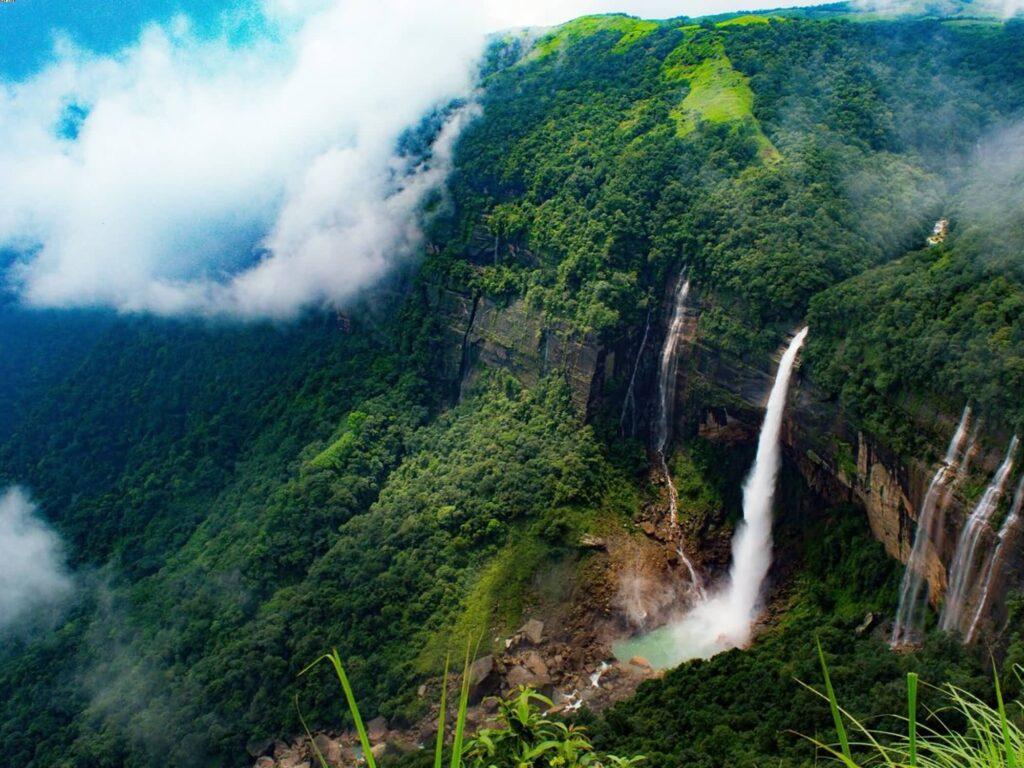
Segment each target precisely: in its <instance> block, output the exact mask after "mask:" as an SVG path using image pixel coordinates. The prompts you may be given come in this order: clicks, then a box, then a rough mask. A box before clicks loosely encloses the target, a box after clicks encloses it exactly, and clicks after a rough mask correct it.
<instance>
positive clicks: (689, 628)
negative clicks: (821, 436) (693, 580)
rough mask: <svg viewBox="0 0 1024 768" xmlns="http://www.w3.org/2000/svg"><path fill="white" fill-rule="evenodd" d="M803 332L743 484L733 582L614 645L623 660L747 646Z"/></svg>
mask: <svg viewBox="0 0 1024 768" xmlns="http://www.w3.org/2000/svg"><path fill="white" fill-rule="evenodd" d="M807 330H808V329H807V328H804V329H802V330H801V331H800V332H799V333H797V334H796V336H794V337H793V340H792V341H791V342H790V344H789V347H788V348H787V349H786V352H785V354H784V355H783V356H782V359H781V361H780V362H779V370H778V372H777V373H776V376H775V382H774V384H773V385H772V389H771V394H770V395H769V396H768V405H767V408H766V410H765V416H764V421H763V422H762V424H761V432H760V435H759V437H758V442H757V454H756V456H755V457H754V465H753V467H751V470H750V474H749V475H747V479H746V481H745V482H744V484H743V521H742V523H740V526H739V528H738V529H737V531H736V534H735V536H734V537H733V542H732V566H731V568H730V572H729V577H728V580H727V581H726V582H725V583H724V584H723V585H721V586H720V587H718V588H713V589H711V590H709V591H708V594H707V597H706V598H705V599H703V600H700V601H699V602H697V603H696V604H695V605H694V606H693V608H692V609H691V610H690V611H689V612H688V613H686V615H684V616H683V617H682V618H681V619H680V620H679V621H676V622H673V623H670V624H667V625H665V626H663V627H660V628H659V629H656V630H654V631H653V632H650V633H648V634H646V635H643V636H640V637H636V638H631V639H629V640H625V641H623V642H621V643H618V644H617V645H616V646H615V649H614V650H615V655H616V656H617V657H619V658H621V659H628V658H631V657H633V656H642V657H643V658H644V659H646V660H647V661H648V662H649V663H650V664H651V666H653V667H655V668H665V667H670V666H674V665H676V664H679V663H682V662H684V661H688V660H690V659H707V658H710V657H712V656H714V655H716V654H718V653H721V652H722V651H727V650H729V649H731V648H741V647H743V646H746V645H747V644H748V643H749V642H750V639H751V635H752V632H753V626H754V622H755V621H756V620H757V617H758V614H759V612H760V610H761V608H762V594H761V590H762V587H763V586H764V581H765V578H766V577H767V576H768V569H769V568H770V567H771V561H772V502H773V500H774V497H775V483H776V477H777V475H778V471H779V466H780V464H781V449H780V445H779V434H780V431H781V429H782V416H783V412H784V411H785V406H786V397H787V394H788V392H789V381H790V378H791V376H792V373H793V365H794V363H795V362H796V356H797V353H798V352H799V351H800V347H801V346H802V345H803V343H804V339H805V338H806V337H807Z"/></svg>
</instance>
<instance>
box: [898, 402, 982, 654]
mask: <svg viewBox="0 0 1024 768" xmlns="http://www.w3.org/2000/svg"><path fill="white" fill-rule="evenodd" d="M970 421H971V407H970V406H969V405H965V406H964V412H963V414H961V416H960V423H959V424H958V425H957V428H956V431H955V432H954V433H953V438H952V439H951V440H950V441H949V447H948V448H946V455H945V457H944V458H943V460H942V464H941V465H940V466H939V468H938V470H936V472H935V474H934V475H933V476H932V481H931V484H930V485H929V486H928V492H927V493H926V494H925V496H924V501H922V502H921V509H920V510H919V512H918V515H917V533H916V534H915V535H914V546H913V547H912V548H911V550H910V557H909V558H908V559H907V567H906V568H905V569H904V571H903V582H902V583H901V584H900V603H899V607H898V608H897V609H896V621H895V622H894V624H893V629H892V640H891V641H890V643H889V644H890V645H891V646H892V647H893V648H895V647H897V646H901V645H908V644H910V643H914V642H916V641H917V640H919V639H920V632H921V627H920V622H921V618H922V616H923V614H924V611H922V610H921V609H922V608H923V607H924V605H923V603H924V602H925V597H926V593H925V586H926V583H927V582H926V581H925V573H924V569H925V558H926V556H927V554H928V550H929V546H930V545H931V544H932V543H933V542H934V541H935V538H936V536H937V534H938V533H939V531H940V530H941V529H942V517H943V513H944V512H945V510H946V504H947V503H948V502H949V492H950V481H951V480H952V479H953V477H954V476H955V475H956V467H957V466H958V465H962V464H963V460H964V459H965V458H966V456H967V454H968V453H969V452H970V446H966V447H965V445H964V444H965V441H966V440H967V428H968V425H969V423H970ZM961 449H962V450H961Z"/></svg>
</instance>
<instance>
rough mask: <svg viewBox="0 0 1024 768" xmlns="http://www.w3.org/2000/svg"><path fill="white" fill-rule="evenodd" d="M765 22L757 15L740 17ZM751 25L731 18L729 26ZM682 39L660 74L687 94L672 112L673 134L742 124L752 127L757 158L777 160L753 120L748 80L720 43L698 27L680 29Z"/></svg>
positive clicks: (715, 37)
mask: <svg viewBox="0 0 1024 768" xmlns="http://www.w3.org/2000/svg"><path fill="white" fill-rule="evenodd" d="M741 18H746V19H757V20H758V21H760V22H763V23H768V20H767V19H765V18H764V17H760V16H749V17H741ZM744 23H753V22H751V21H746V22H744V21H741V20H740V19H733V20H731V21H727V22H721V23H720V24H719V26H722V25H729V24H734V25H735V24H740V25H742V24H744ZM682 32H683V36H684V40H683V42H682V43H680V44H679V47H677V48H676V49H675V50H674V51H672V53H670V54H669V55H668V56H667V57H666V58H665V63H664V65H663V66H662V72H663V75H664V77H665V79H667V80H669V81H682V82H685V83H686V84H687V85H688V86H689V92H688V93H687V94H686V98H684V99H683V101H682V103H681V104H679V106H677V107H675V108H674V109H673V110H672V111H671V113H670V114H671V116H672V119H673V120H674V121H675V123H676V134H677V135H678V136H681V137H685V136H687V135H688V134H690V133H692V132H693V131H694V130H696V129H697V128H698V126H699V125H700V121H702V120H703V121H706V122H709V123H745V124H747V125H748V126H749V127H750V128H752V130H753V132H754V136H755V141H756V142H757V145H758V150H759V152H760V155H761V157H762V158H763V159H765V160H775V159H778V152H777V151H776V149H775V147H774V146H772V143H771V141H769V140H768V138H767V137H766V136H765V135H764V134H763V133H762V132H761V127H760V125H759V124H758V122H757V119H756V118H755V117H754V113H753V107H754V93H753V91H751V90H750V85H749V82H748V80H747V78H746V77H745V76H744V75H742V74H741V73H739V72H737V71H736V70H735V69H733V66H732V62H731V61H729V57H728V56H727V55H726V53H725V49H724V47H723V45H722V41H721V40H720V39H719V38H718V36H717V35H715V34H714V33H713V32H709V31H707V30H704V29H702V28H700V27H697V28H690V29H685V28H684V29H683V30H682Z"/></svg>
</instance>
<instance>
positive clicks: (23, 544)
mask: <svg viewBox="0 0 1024 768" xmlns="http://www.w3.org/2000/svg"><path fill="white" fill-rule="evenodd" d="M71 589H72V582H71V577H70V576H69V575H68V571H67V567H66V565H65V561H64V549H63V546H62V545H61V542H60V539H59V538H58V537H57V534H56V533H54V532H53V530H51V529H50V527H49V526H48V525H47V524H46V523H45V522H44V521H43V520H41V519H40V518H39V517H38V515H37V513H36V508H35V505H34V504H32V502H31V501H30V500H29V498H28V496H26V494H25V492H24V491H22V490H21V489H20V488H17V487H15V488H9V489H7V490H6V491H5V492H4V493H3V495H2V496H0V632H7V631H11V630H18V629H19V628H21V627H23V626H24V625H25V624H28V623H32V624H35V623H37V621H38V619H39V617H40V614H41V613H45V612H47V611H49V610H50V609H52V608H53V607H54V606H55V605H56V604H57V603H59V602H60V601H61V600H62V599H63V598H65V597H67V596H68V595H69V594H70V592H71Z"/></svg>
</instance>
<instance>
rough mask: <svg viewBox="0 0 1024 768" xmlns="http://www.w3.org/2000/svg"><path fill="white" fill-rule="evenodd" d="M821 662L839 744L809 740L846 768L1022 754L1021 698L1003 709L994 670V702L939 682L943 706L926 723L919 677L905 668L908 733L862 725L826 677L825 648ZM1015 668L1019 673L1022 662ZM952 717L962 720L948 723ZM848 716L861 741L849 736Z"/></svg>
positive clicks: (1014, 760) (987, 762) (1010, 767)
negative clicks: (919, 702)
mask: <svg viewBox="0 0 1024 768" xmlns="http://www.w3.org/2000/svg"><path fill="white" fill-rule="evenodd" d="M820 651H821V649H820V646H819V653H820ZM821 666H822V672H823V674H824V677H825V694H824V698H825V699H827V700H828V703H829V708H830V710H831V712H832V717H833V721H834V722H835V725H836V732H837V733H838V735H839V740H840V742H839V744H838V745H829V744H824V743H822V742H820V741H818V740H817V739H813V742H814V743H815V744H816V745H817V746H818V747H820V748H821V749H822V750H823V751H824V752H826V753H827V754H829V755H831V756H832V757H833V758H834V761H835V762H837V763H839V764H841V765H845V766H847V768H859V766H864V765H879V764H885V765H889V766H893V767H894V768H903V766H909V767H911V768H913V767H915V766H921V768H933V767H934V768H940V767H946V766H958V767H959V768H981V767H982V766H984V767H985V768H1014V766H1017V765H1019V764H1020V761H1021V759H1022V758H1024V730H1022V729H1021V726H1020V715H1021V714H1022V712H1024V703H1021V702H1019V701H1018V702H1015V703H1016V704H1017V707H1015V708H1014V709H1015V710H1016V711H1008V710H1007V707H1006V704H1005V703H1004V701H1003V694H1002V690H1001V688H1000V685H999V676H998V675H997V676H996V678H995V685H994V691H995V695H994V701H995V704H994V705H993V704H992V703H990V702H989V701H986V700H983V699H981V698H979V697H978V696H976V695H974V694H973V693H971V692H969V691H965V690H964V689H963V688H960V687H958V686H956V685H953V684H951V683H947V684H945V685H943V686H942V687H941V689H940V691H941V694H942V696H943V697H944V699H945V701H946V703H945V706H943V707H942V709H940V710H938V711H937V712H931V713H929V719H930V720H932V721H934V725H929V724H927V723H921V722H919V715H918V707H917V695H918V678H917V674H916V673H914V672H910V673H908V674H907V715H906V718H905V720H906V735H903V733H900V735H899V736H896V737H895V738H894V734H893V733H891V732H888V731H881V730H880V729H877V728H873V727H870V726H868V725H865V724H864V723H863V722H861V721H860V720H858V719H857V718H855V717H853V716H851V715H850V714H849V713H848V712H846V711H845V710H843V709H842V708H841V707H840V705H839V699H838V697H837V695H836V693H835V691H834V689H833V688H832V684H831V682H830V680H829V673H828V665H827V663H826V661H825V657H824V655H823V654H821ZM1014 671H1015V673H1016V674H1017V675H1018V676H1019V674H1020V668H1019V667H1018V668H1017V669H1016V670H1014ZM952 717H956V718H957V719H958V720H960V721H962V723H963V724H962V725H959V726H952V725H950V723H949V720H950V719H952ZM846 720H849V723H850V727H851V728H853V730H854V733H856V734H857V735H858V738H862V739H863V741H862V742H861V741H858V742H851V741H850V740H849V737H848V736H847V733H846V724H845V721H846Z"/></svg>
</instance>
